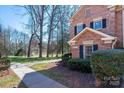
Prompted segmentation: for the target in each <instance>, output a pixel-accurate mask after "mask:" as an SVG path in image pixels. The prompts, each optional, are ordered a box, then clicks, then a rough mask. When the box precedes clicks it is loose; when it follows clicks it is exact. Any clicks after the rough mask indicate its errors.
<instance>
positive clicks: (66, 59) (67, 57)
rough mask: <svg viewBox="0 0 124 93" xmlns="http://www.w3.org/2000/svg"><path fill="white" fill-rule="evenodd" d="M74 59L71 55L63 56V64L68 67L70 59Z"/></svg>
mask: <svg viewBox="0 0 124 93" xmlns="http://www.w3.org/2000/svg"><path fill="white" fill-rule="evenodd" d="M71 58H72V54H71V53H66V54H64V55H63V56H62V64H63V66H66V65H67V62H68V61H69V59H71Z"/></svg>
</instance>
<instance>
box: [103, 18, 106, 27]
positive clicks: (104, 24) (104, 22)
mask: <svg viewBox="0 0 124 93" xmlns="http://www.w3.org/2000/svg"><path fill="white" fill-rule="evenodd" d="M102 28H106V19H102Z"/></svg>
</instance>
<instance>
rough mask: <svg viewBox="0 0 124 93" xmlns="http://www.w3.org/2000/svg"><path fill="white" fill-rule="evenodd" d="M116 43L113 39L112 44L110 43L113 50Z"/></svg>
mask: <svg viewBox="0 0 124 93" xmlns="http://www.w3.org/2000/svg"><path fill="white" fill-rule="evenodd" d="M116 42H117V38H115V40H114V42H113V43H112V49H114V46H115V44H116Z"/></svg>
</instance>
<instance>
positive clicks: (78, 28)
mask: <svg viewBox="0 0 124 93" xmlns="http://www.w3.org/2000/svg"><path fill="white" fill-rule="evenodd" d="M82 30H83V24H82V23H81V24H77V33H79V32H81V31H82Z"/></svg>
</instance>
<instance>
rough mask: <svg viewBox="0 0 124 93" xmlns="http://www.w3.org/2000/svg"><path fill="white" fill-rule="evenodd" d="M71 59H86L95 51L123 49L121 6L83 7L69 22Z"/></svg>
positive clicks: (123, 22) (123, 26)
mask: <svg viewBox="0 0 124 93" xmlns="http://www.w3.org/2000/svg"><path fill="white" fill-rule="evenodd" d="M70 22H71V23H70V24H71V25H70V38H71V39H70V41H69V44H70V47H71V53H72V56H73V58H88V57H90V55H91V53H92V52H93V51H95V50H102V49H113V48H122V47H124V10H123V6H121V5H114V6H112V5H110V6H108V5H84V6H80V8H79V10H78V11H77V12H76V13H75V14H74V15H73V16H72V18H71V20H70Z"/></svg>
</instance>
